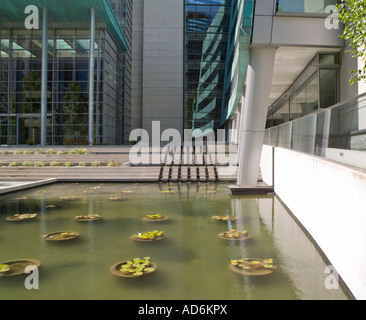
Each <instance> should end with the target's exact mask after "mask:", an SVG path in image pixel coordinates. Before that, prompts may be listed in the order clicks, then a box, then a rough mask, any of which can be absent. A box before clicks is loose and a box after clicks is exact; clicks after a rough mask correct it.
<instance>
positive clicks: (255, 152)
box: [237, 47, 276, 186]
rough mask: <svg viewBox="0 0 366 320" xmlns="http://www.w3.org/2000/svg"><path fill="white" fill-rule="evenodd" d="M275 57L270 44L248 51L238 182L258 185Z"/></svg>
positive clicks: (246, 184) (273, 49)
mask: <svg viewBox="0 0 366 320" xmlns="http://www.w3.org/2000/svg"><path fill="white" fill-rule="evenodd" d="M275 57H276V48H272V47H253V48H252V49H251V52H250V62H249V66H248V74H247V86H246V95H245V105H244V106H243V109H242V112H241V119H240V121H241V129H240V133H239V134H240V138H239V146H238V148H239V152H238V160H239V172H238V180H237V184H238V185H242V186H255V185H256V184H257V180H258V172H259V164H260V159H261V154H262V146H263V139H264V131H265V127H266V119H267V112H268V105H269V98H270V91H271V85H272V77H273V69H274V62H275Z"/></svg>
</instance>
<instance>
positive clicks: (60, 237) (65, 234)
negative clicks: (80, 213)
mask: <svg viewBox="0 0 366 320" xmlns="http://www.w3.org/2000/svg"><path fill="white" fill-rule="evenodd" d="M79 236H80V234H79V233H78V232H70V231H61V232H53V233H49V234H45V235H43V236H42V238H44V239H45V240H47V241H67V240H72V239H75V238H78V237H79Z"/></svg>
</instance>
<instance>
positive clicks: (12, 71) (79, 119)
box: [0, 28, 122, 145]
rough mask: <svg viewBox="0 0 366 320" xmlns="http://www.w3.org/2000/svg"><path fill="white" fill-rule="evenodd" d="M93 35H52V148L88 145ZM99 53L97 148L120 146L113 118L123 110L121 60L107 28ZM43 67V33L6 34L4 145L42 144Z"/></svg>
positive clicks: (0, 113)
mask: <svg viewBox="0 0 366 320" xmlns="http://www.w3.org/2000/svg"><path fill="white" fill-rule="evenodd" d="M89 33H90V31H89V30H84V29H65V30H63V29H52V28H50V30H49V34H48V37H49V40H48V94H47V97H48V110H47V124H48V127H47V144H48V145H85V144H87V143H88V108H89V107H88V100H89V93H88V87H89V83H88V74H89V71H88V62H89V48H90V40H89ZM111 47H112V48H113V49H112V50H110V48H111ZM94 49H95V57H96V58H95V75H94V80H95V97H94V99H95V116H96V121H95V139H96V141H95V143H96V144H103V143H110V144H115V143H118V142H119V140H120V139H119V137H118V136H117V135H116V129H115V128H116V123H115V120H114V117H116V110H119V111H120V110H122V105H121V101H122V99H120V96H119V95H120V94H121V92H122V89H121V83H120V81H119V79H120V77H121V75H122V62H121V61H120V58H119V57H120V56H121V55H120V52H119V50H118V49H117V48H116V47H115V45H114V44H113V41H112V40H111V38H110V37H109V35H108V33H107V32H106V30H105V29H104V28H98V29H97V31H96V42H95V45H94ZM107 49H108V50H110V51H108V52H106V50H107ZM41 65H42V31H41V30H24V29H22V30H17V29H4V28H3V29H2V30H1V60H0V90H1V92H0V101H1V104H0V134H1V135H0V143H1V144H7V145H14V144H29V145H35V144H39V143H40V116H41V115H40V110H41ZM111 68H113V72H112V71H111Z"/></svg>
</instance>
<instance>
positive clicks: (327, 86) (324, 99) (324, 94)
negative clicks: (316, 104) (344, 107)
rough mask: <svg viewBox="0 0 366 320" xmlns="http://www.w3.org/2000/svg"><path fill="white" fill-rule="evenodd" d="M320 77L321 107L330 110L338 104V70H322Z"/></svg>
mask: <svg viewBox="0 0 366 320" xmlns="http://www.w3.org/2000/svg"><path fill="white" fill-rule="evenodd" d="M319 75H320V107H321V108H328V107H330V106H332V105H334V104H336V103H337V99H338V98H337V91H338V90H337V84H338V81H337V70H335V69H321V70H320V71H319Z"/></svg>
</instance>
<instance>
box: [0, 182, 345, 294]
mask: <svg viewBox="0 0 366 320" xmlns="http://www.w3.org/2000/svg"><path fill="white" fill-rule="evenodd" d="M61 197H76V198H75V199H72V200H70V199H69V200H65V199H60V198H61ZM119 197H123V198H124V199H123V200H122V201H112V200H108V198H114V199H117V198H119ZM0 201H1V202H0V208H1V210H0V244H1V249H0V264H1V263H2V262H7V261H10V260H16V259H36V260H39V261H40V262H41V266H40V268H39V289H36V290H35V289H33V290H28V289H26V287H25V280H26V277H27V275H20V276H14V277H0V300H12V299H17V300H20V299H48V300H49V299H51V300H57V299H68V300H70V299H71V300H73V299H83V300H88V299H98V300H102V299H119V300H203V299H205V300H254V299H256V300H260V299H266V300H270V299H286V300H294V299H323V300H325V299H327V300H331V299H347V295H346V294H345V293H344V291H343V290H342V289H341V288H340V289H338V290H329V289H327V288H326V285H325V283H326V280H327V277H329V274H327V273H326V272H325V268H326V263H325V262H324V260H323V259H322V257H321V255H320V254H319V252H318V251H317V250H316V249H315V247H314V246H313V244H312V243H311V241H310V240H309V239H308V237H307V236H306V235H305V234H304V232H303V231H302V230H301V228H300V227H299V226H298V225H297V224H296V222H295V221H294V220H293V218H292V217H291V216H290V215H289V213H288V212H287V211H286V209H285V208H284V207H283V206H282V204H281V203H280V201H279V200H278V199H277V198H276V197H274V196H264V197H248V196H241V197H233V196H231V195H230V194H229V190H228V186H227V185H226V184H203V183H201V184H169V185H168V184H141V183H136V184H133V183H131V184H126V183H110V184H109V183H104V184H103V183H99V184H98V183H95V184H89V183H85V184H84V183H70V184H54V185H50V186H45V187H40V188H37V189H32V190H28V191H22V192H17V193H13V194H9V195H7V196H2V197H1V198H0ZM25 213H29V214H32V213H37V217H36V218H35V219H29V220H24V221H20V222H15V221H7V220H6V218H8V217H10V216H13V215H15V214H25ZM90 214H97V215H100V216H102V220H99V221H93V222H78V221H76V220H75V219H74V218H75V216H80V215H85V216H86V215H90ZM156 214H162V215H164V216H169V218H170V219H169V220H168V221H164V222H150V221H145V220H143V217H144V216H145V215H156ZM217 215H234V216H235V217H236V218H237V219H236V221H220V222H219V221H213V220H212V219H211V218H212V216H217ZM232 229H235V230H240V231H244V230H246V231H247V232H248V233H250V234H251V235H252V238H251V239H250V240H246V241H230V240H224V239H221V238H220V237H219V236H218V235H219V233H221V232H225V231H230V230H232ZM153 230H159V231H164V234H165V238H164V239H162V240H160V241H156V242H149V243H144V242H139V241H134V240H132V239H131V238H130V237H131V235H133V234H135V233H143V232H147V231H153ZM59 231H62V232H71V231H72V232H77V233H79V234H80V236H79V237H78V238H76V239H73V240H69V241H60V242H55V241H46V240H45V238H43V237H42V236H43V235H46V234H49V233H53V232H59ZM135 257H138V258H144V257H150V258H151V261H152V262H154V263H156V265H157V270H156V271H155V272H153V273H151V274H147V275H144V276H143V277H140V278H121V277H117V276H116V275H114V274H112V273H111V271H110V267H111V266H112V265H114V264H116V263H117V262H120V261H124V260H127V259H129V258H135ZM242 258H257V259H273V264H274V265H275V266H276V270H275V271H274V272H273V273H272V274H269V275H266V276H247V275H242V274H238V273H234V272H233V271H232V270H231V269H230V268H229V263H230V261H231V260H236V259H242Z"/></svg>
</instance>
